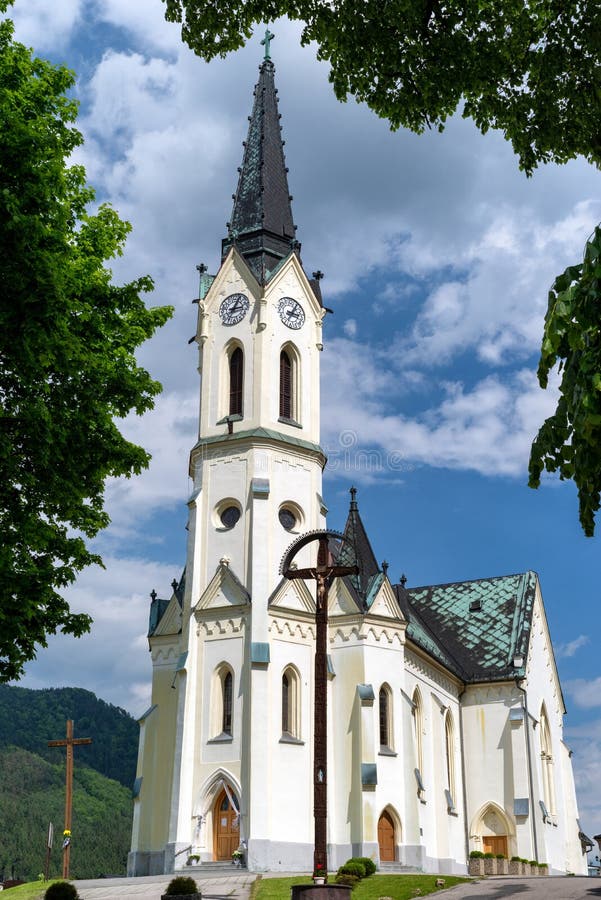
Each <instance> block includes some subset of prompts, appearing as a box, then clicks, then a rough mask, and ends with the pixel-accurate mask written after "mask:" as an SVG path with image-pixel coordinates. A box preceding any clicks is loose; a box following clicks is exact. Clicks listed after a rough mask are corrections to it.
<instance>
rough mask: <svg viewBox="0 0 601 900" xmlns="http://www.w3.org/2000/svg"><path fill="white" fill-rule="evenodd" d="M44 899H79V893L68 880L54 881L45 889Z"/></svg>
mask: <svg viewBox="0 0 601 900" xmlns="http://www.w3.org/2000/svg"><path fill="white" fill-rule="evenodd" d="M44 900H79V894H78V893H77V888H76V887H75V885H74V884H71V882H70V881H55V882H53V883H52V884H51V885H50V886H49V887H48V888H47V889H46V893H45V894H44Z"/></svg>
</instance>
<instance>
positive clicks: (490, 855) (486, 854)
mask: <svg viewBox="0 0 601 900" xmlns="http://www.w3.org/2000/svg"><path fill="white" fill-rule="evenodd" d="M494 858H495V854H494V853H485V854H484V859H494Z"/></svg>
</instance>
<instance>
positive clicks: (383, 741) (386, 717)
mask: <svg viewBox="0 0 601 900" xmlns="http://www.w3.org/2000/svg"><path fill="white" fill-rule="evenodd" d="M379 713H380V747H385V748H387V749H392V697H391V692H390V688H389V687H388V685H387V684H383V685H382V687H381V688H380V695H379Z"/></svg>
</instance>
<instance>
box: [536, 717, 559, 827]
mask: <svg viewBox="0 0 601 900" xmlns="http://www.w3.org/2000/svg"><path fill="white" fill-rule="evenodd" d="M540 758H541V765H542V776H543V777H542V781H543V795H544V798H545V806H546V808H547V812H548V814H549V815H551V816H554V815H555V812H556V809H555V779H554V777H553V775H554V773H553V747H552V744H551V730H550V728H549V719H548V717H547V710H546V709H545V707H544V706H543V708H542V709H541V713H540ZM543 815H544V810H543Z"/></svg>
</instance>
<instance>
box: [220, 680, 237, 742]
mask: <svg viewBox="0 0 601 900" xmlns="http://www.w3.org/2000/svg"><path fill="white" fill-rule="evenodd" d="M233 682H234V679H233V677H232V673H231V672H230V671H229V670H228V671H226V672H225V673H224V675H223V677H222V679H221V696H222V709H223V715H222V724H221V733H222V734H229V735H231V734H232V705H233V704H232V700H233V694H232V691H233Z"/></svg>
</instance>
